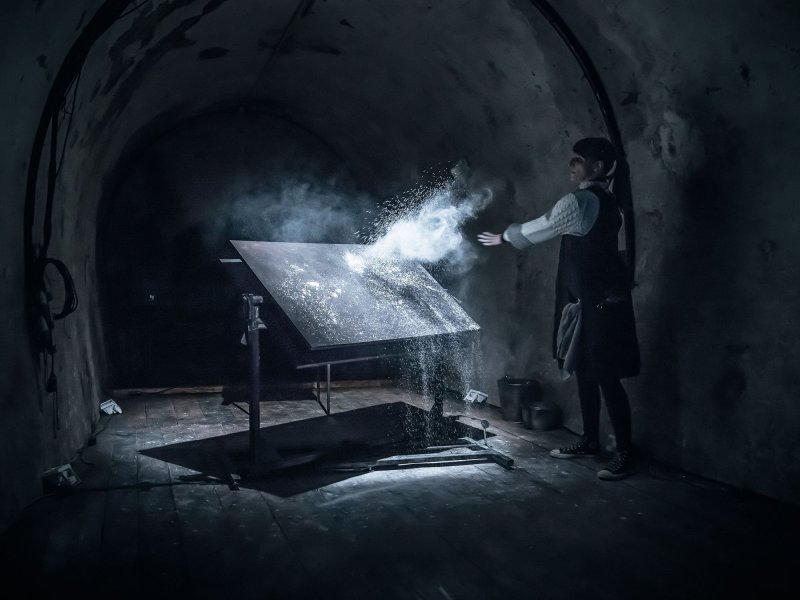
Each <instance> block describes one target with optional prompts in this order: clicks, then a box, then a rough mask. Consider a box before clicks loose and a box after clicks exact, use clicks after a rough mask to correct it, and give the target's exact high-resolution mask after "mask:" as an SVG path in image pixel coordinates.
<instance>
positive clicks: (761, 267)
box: [0, 0, 800, 526]
mask: <svg viewBox="0 0 800 600" xmlns="http://www.w3.org/2000/svg"><path fill="white" fill-rule="evenodd" d="M100 4H101V3H100V2H89V1H86V2H70V3H53V2H37V3H33V4H32V5H29V6H24V7H19V8H14V9H5V10H6V16H7V17H8V18H6V19H4V20H3V25H2V31H0V33H3V35H4V38H3V39H4V42H3V50H4V52H3V54H2V55H0V63H1V64H2V71H1V72H2V77H3V79H2V81H3V83H2V90H3V91H4V95H3V97H4V98H6V99H7V100H6V102H7V103H9V108H8V110H7V111H6V112H5V114H6V121H7V124H5V125H4V130H5V131H7V132H9V134H10V136H9V139H10V143H9V144H7V145H6V146H5V147H4V149H3V160H2V167H0V168H2V169H3V173H4V181H7V182H8V183H7V185H6V193H7V196H8V198H7V201H6V202H4V203H3V205H2V208H0V210H2V211H3V213H2V217H3V218H2V219H0V227H1V228H2V232H3V236H2V245H1V246H0V257H1V259H2V265H1V267H2V270H1V271H0V273H1V276H2V281H3V288H2V296H1V297H0V311H2V319H1V320H0V322H1V323H2V327H3V335H2V342H0V343H1V344H2V346H0V359H2V362H3V365H4V368H3V370H2V373H0V377H1V379H0V402H2V405H0V406H1V408H0V410H2V415H3V419H2V425H0V427H2V428H3V429H2V436H1V438H2V448H0V450H2V451H0V456H2V458H0V461H3V462H0V468H2V469H3V471H2V472H3V473H4V475H7V476H8V480H11V481H15V482H17V483H15V484H14V485H13V486H10V489H7V490H5V491H4V492H3V497H2V510H0V526H2V525H3V524H5V523H7V522H8V519H10V518H11V517H13V515H14V514H16V512H17V511H18V509H19V507H20V506H22V505H23V504H25V503H26V502H27V501H30V500H31V499H32V498H34V497H35V495H36V488H37V482H38V477H39V474H40V472H41V470H42V469H43V468H44V467H45V466H52V465H53V464H58V463H59V462H63V461H64V460H67V459H68V458H69V457H70V455H71V453H73V452H74V451H75V449H76V448H78V447H79V446H80V445H81V444H82V443H83V442H84V441H85V439H86V437H87V436H88V434H89V432H90V430H91V427H92V423H93V421H94V420H95V419H96V416H95V415H96V412H95V411H96V409H95V407H96V403H97V400H98V399H99V398H100V397H101V396H102V387H103V385H104V383H105V381H104V377H105V376H106V375H107V364H106V362H105V353H104V349H103V346H102V339H103V331H104V322H103V318H102V314H101V312H100V310H99V304H98V284H97V271H96V266H95V265H96V259H97V256H96V245H95V241H96V225H97V215H98V210H100V208H102V210H113V209H114V190H115V189H116V188H115V185H116V184H117V183H118V181H119V178H120V177H121V176H122V173H123V172H124V169H125V163H126V161H128V160H130V158H131V156H132V154H133V153H135V150H136V149H141V148H144V147H146V146H147V145H148V144H151V143H153V142H154V140H156V139H157V138H159V137H160V136H163V135H165V134H166V133H167V132H169V131H170V130H172V129H174V128H175V127H176V126H178V125H180V123H182V122H185V121H186V120H189V119H197V118H200V117H201V115H203V114H210V113H214V114H218V113H219V111H220V110H223V109H229V108H231V107H236V106H242V107H246V106H248V105H252V104H254V103H255V104H256V105H258V106H259V107H260V109H259V110H264V111H266V112H268V113H269V114H270V115H271V116H272V117H274V118H276V119H279V120H284V121H286V122H291V123H295V124H298V125H299V126H301V127H302V128H303V129H304V130H306V131H308V132H310V133H311V134H313V136H315V137H316V138H317V139H319V140H321V141H322V142H324V144H325V145H326V146H327V147H329V148H330V149H331V152H332V153H333V154H334V155H336V156H338V157H340V158H341V160H342V162H343V163H345V164H347V165H348V167H349V170H350V171H351V173H352V176H353V177H354V179H355V180H356V181H358V182H359V185H360V187H362V188H363V189H364V190H366V192H367V193H369V194H370V195H371V197H372V198H375V199H383V198H387V197H391V196H392V195H394V194H397V193H398V192H401V191H402V190H404V189H408V188H409V187H411V186H412V185H413V184H414V183H415V182H416V181H417V179H418V177H419V176H420V174H421V172H422V171H423V170H425V169H427V168H430V167H431V166H436V167H438V166H441V165H447V164H452V163H454V162H455V161H456V160H458V159H460V158H466V159H467V160H469V162H470V164H471V165H472V166H473V171H474V174H475V183H476V184H485V183H486V182H490V183H491V184H492V186H493V187H494V191H495V200H494V202H493V204H492V205H491V206H490V207H489V208H488V209H487V210H486V211H485V213H484V214H483V215H482V217H481V219H480V220H479V222H477V223H472V224H469V225H468V227H467V230H468V233H469V234H470V235H471V236H472V235H474V234H475V233H476V232H478V231H480V230H484V229H495V230H496V229H499V228H501V227H503V226H505V224H507V223H508V222H509V221H511V220H523V219H527V218H531V217H535V216H538V214H540V213H541V212H544V211H545V210H547V208H549V206H550V205H551V204H552V202H553V201H554V200H555V199H556V198H558V197H559V196H560V195H561V194H563V193H564V192H566V191H568V189H569V186H568V183H567V179H566V160H567V157H568V154H569V151H570V147H571V145H572V143H573V142H574V140H576V139H578V138H580V137H582V136H585V135H591V134H598V133H602V132H603V124H602V121H601V119H600V118H599V111H598V108H597V105H596V103H595V102H594V100H593V98H592V96H591V93H590V91H589V89H588V86H587V85H586V82H585V81H584V80H583V78H582V75H581V72H580V70H579V68H578V67H577V65H576V64H575V62H574V60H573V59H572V58H571V56H570V54H569V53H568V52H567V50H566V49H565V47H564V45H563V43H562V42H561V40H560V39H559V38H558V37H557V36H556V35H555V34H554V33H553V31H552V30H551V28H550V27H549V26H548V25H547V23H546V22H545V21H544V20H543V19H542V18H541V17H540V16H538V14H537V13H535V12H533V11H532V10H531V8H530V5H529V4H528V3H527V2H523V1H522V0H514V1H513V2H509V3H501V2H489V1H480V0H459V1H457V0H452V1H448V2H435V3H434V2H427V3H425V2H408V1H400V0H396V1H386V2H381V3H373V2H366V1H352V2H346V3H345V2H316V3H314V4H313V6H312V7H311V9H310V10H309V11H308V12H307V13H306V14H304V15H298V18H297V19H296V20H295V21H293V22H292V21H291V16H292V14H293V12H294V10H295V8H296V6H297V5H296V3H295V2H290V1H288V0H285V1H277V2H271V3H269V9H266V8H265V7H264V3H262V2H255V1H254V0H253V1H244V0H237V1H236V2H232V1H225V0H222V1H219V0H218V1H212V2H200V1H197V2H190V1H188V0H174V1H172V2H158V3H156V6H155V7H154V8H153V7H151V5H147V6H145V7H144V8H142V9H141V10H140V11H138V12H135V13H133V14H132V15H129V16H128V17H126V18H124V19H122V20H120V21H119V22H118V23H116V24H115V25H114V26H113V27H112V29H111V30H109V32H108V33H107V34H106V36H104V37H103V38H102V39H101V40H100V41H99V42H98V44H97V45H96V46H95V48H94V49H93V50H92V53H91V54H90V56H89V59H88V61H87V63H86V65H85V67H84V71H83V73H82V83H81V87H80V89H79V91H78V95H77V105H76V106H77V110H76V111H75V117H74V122H73V129H72V130H71V134H70V139H69V140H68V148H69V152H68V154H67V156H66V159H65V164H64V170H63V171H62V176H61V178H60V181H59V190H58V196H57V203H56V212H55V223H56V228H55V236H54V242H53V246H52V251H51V254H52V255H54V256H57V257H59V258H62V259H64V260H65V261H66V262H67V263H68V264H69V266H70V268H71V269H72V271H73V275H74V276H75V278H76V283H77V285H78V292H79V294H80V295H81V301H82V305H81V309H80V310H79V311H78V313H76V314H75V315H73V316H72V317H70V318H69V319H68V320H67V321H65V322H64V323H63V324H62V325H60V326H59V331H58V339H57V342H58V344H59V348H60V350H59V353H58V355H57V360H56V369H57V372H58V373H60V374H61V375H62V378H61V381H62V393H61V401H62V430H61V432H59V436H58V439H57V440H52V432H51V431H50V429H49V418H50V416H49V413H48V410H49V409H48V408H47V407H45V406H44V401H43V400H42V394H41V390H40V389H39V387H38V386H37V381H38V380H40V379H41V376H40V375H39V374H37V372H36V369H35V368H34V365H33V363H32V361H31V359H30V358H29V353H28V352H27V341H26V339H25V336H24V327H23V323H22V319H21V315H22V310H23V301H24V298H23V287H22V285H23V276H24V274H23V269H22V252H23V248H22V241H21V236H22V201H23V196H24V181H25V175H26V165H27V160H28V154H29V152H30V144H31V140H32V138H33V132H34V130H35V127H36V125H37V123H38V118H39V114H40V110H41V107H42V106H43V103H44V99H45V96H46V93H47V90H48V88H49V81H50V80H51V79H52V77H53V74H54V72H55V69H57V67H58V65H59V64H60V62H61V60H63V57H64V55H65V53H66V51H67V49H68V48H69V47H70V45H71V43H72V41H73V39H74V37H75V36H76V35H77V29H79V27H80V26H81V24H83V23H85V20H86V19H87V17H88V16H90V15H91V14H93V13H94V11H95V10H96V9H97V8H98V7H99V6H100ZM554 4H555V6H556V8H557V9H558V10H559V11H560V12H561V14H562V16H563V17H564V18H565V20H566V21H567V23H568V24H569V25H570V26H571V27H572V28H573V29H574V30H575V31H576V33H578V34H579V36H580V37H581V40H582V41H583V43H584V45H585V46H586V48H587V49H588V50H589V52H590V53H591V55H592V56H593V58H594V60H595V62H596V64H597V66H598V69H599V71H600V73H601V75H602V76H603V78H604V81H605V83H606V86H607V87H608V90H609V93H610V95H611V98H612V100H613V102H614V103H615V109H616V110H617V114H618V116H619V118H620V122H621V127H622V134H623V139H624V140H625V141H626V149H627V151H628V153H629V158H630V162H631V167H632V171H633V192H634V202H635V206H636V211H637V212H636V218H637V221H636V225H637V229H638V233H639V240H638V241H639V248H638V251H639V252H638V262H637V281H638V287H637V289H636V291H635V302H636V309H637V314H638V316H639V331H640V337H641V342H642V349H643V358H644V370H643V373H642V376H641V377H639V378H637V379H636V380H632V381H631V382H630V383H628V384H627V385H628V389H629V391H630V392H631V395H632V399H633V403H634V422H635V438H636V441H637V442H639V443H640V445H641V446H642V447H643V448H645V449H646V450H649V451H650V452H652V453H653V454H654V455H655V456H656V457H658V458H661V459H663V460H666V461H668V462H671V463H672V464H675V465H677V466H680V467H684V468H687V469H689V470H691V471H694V472H697V473H700V474H703V475H707V476H709V477H713V478H717V479H721V480H723V481H727V482H729V483H732V484H734V485H740V486H743V487H747V488H750V489H754V490H757V491H761V492H764V493H767V494H770V495H773V496H775V497H780V498H784V499H794V498H795V497H796V493H797V485H798V481H799V480H800V472H799V471H800V467H798V453H799V452H800V446H798V443H797V442H796V440H795V439H794V438H795V436H794V432H795V431H797V427H798V425H800V423H798V421H799V420H800V410H798V409H797V408H796V406H795V405H794V400H796V399H797V397H798V385H800V373H799V372H798V369H797V368H796V367H795V366H794V365H793V364H792V363H791V362H790V361H791V359H790V357H791V356H793V355H794V354H796V351H797V340H798V333H800V332H798V327H799V326H798V322H797V319H796V317H795V316H794V312H796V307H797V299H798V287H797V284H796V283H795V282H796V281H797V280H798V277H797V275H798V273H797V271H798V267H797V265H798V264H799V263H798V261H797V256H795V254H796V252H797V251H796V250H795V249H794V248H793V247H792V244H791V240H792V239H794V237H795V236H796V234H797V233H798V219H797V217H796V214H797V211H796V210H795V207H794V205H793V197H794V195H795V194H796V191H797V183H796V181H795V179H794V177H793V176H792V167H793V165H792V159H791V157H792V156H793V151H796V149H797V146H798V143H797V141H796V140H797V133H798V131H797V129H798V126H797V118H796V117H795V116H794V115H793V114H792V112H791V109H792V107H793V106H794V105H795V104H796V99H797V95H798V83H797V81H798V78H797V76H796V72H793V71H792V69H793V68H796V67H794V66H793V65H795V64H796V63H797V53H798V49H797V46H796V44H795V43H794V42H793V35H792V33H793V29H796V27H797V25H798V15H797V9H796V8H794V4H793V3H791V2H783V3H780V2H772V3H750V2H737V3H730V2H721V1H720V2H713V1H710V0H709V1H708V2H704V3H703V6H702V7H700V8H698V5H697V3H689V2H678V3H676V2H666V1H659V0H649V1H648V2H642V3H628V2H625V3H622V2H594V3H584V2H575V1H567V0H563V1H559V2H556V3H554ZM701 10H702V13H703V14H702V15H700V14H698V11H701ZM84 11H87V12H86V14H84ZM709 14H711V15H714V19H713V26H709V25H708V19H707V18H706V16H707V15H709ZM290 22H291V23H292V24H291V26H289V27H288V28H287V27H286V26H287V23H290ZM280 40H282V42H281V43H280V44H279V41H280ZM142 202H147V199H146V198H143V199H142ZM146 233H147V232H143V240H144V239H146ZM556 254H557V244H556V243H555V242H552V243H549V244H544V245H542V246H541V247H538V248H535V249H533V250H531V251H529V252H527V253H515V252H514V251H513V250H512V249H510V248H506V247H503V248H500V249H496V250H495V251H494V252H489V251H484V252H483V254H482V257H483V258H482V260H481V261H480V262H479V263H478V264H477V265H476V266H475V267H474V268H473V269H472V271H470V273H469V274H467V275H465V276H463V277H461V278H459V279H458V280H455V281H452V282H450V283H451V284H452V288H453V290H454V291H455V292H456V293H457V295H459V296H461V297H463V298H464V299H465V306H466V307H467V309H468V310H469V311H470V313H471V314H472V315H473V317H474V318H475V319H476V320H477V321H478V322H479V323H480V324H481V325H482V328H483V344H482V345H483V349H482V350H483V358H482V364H483V365H484V370H483V372H482V373H480V374H478V376H477V377H476V382H477V383H478V384H479V385H480V386H481V387H483V388H484V389H488V390H489V391H490V392H493V391H494V384H493V381H494V379H496V378H497V377H500V376H502V375H503V374H506V373H508V374H512V375H515V376H536V377H539V378H540V379H542V381H543V382H544V384H545V391H546V393H547V394H549V395H550V396H551V397H552V398H554V399H556V400H557V401H558V402H559V403H560V404H561V405H562V406H563V407H564V408H565V411H566V415H567V424H568V425H570V426H571V427H573V428H576V429H577V428H578V427H579V422H578V420H577V415H576V410H575V406H576V405H575V398H574V391H573V388H572V386H571V385H570V384H561V383H560V382H558V381H557V377H556V373H555V370H554V367H553V364H552V361H551V360H550V356H549V332H550V327H551V319H552V314H551V311H552V296H553V279H554V274H555V264H556V260H557V256H556ZM40 405H41V408H40Z"/></svg>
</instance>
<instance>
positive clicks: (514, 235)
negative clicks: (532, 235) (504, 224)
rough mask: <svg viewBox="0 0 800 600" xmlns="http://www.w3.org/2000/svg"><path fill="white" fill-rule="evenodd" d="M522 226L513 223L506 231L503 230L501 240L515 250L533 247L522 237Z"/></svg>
mask: <svg viewBox="0 0 800 600" xmlns="http://www.w3.org/2000/svg"><path fill="white" fill-rule="evenodd" d="M521 228H522V226H521V225H520V224H519V223H514V224H512V225H509V226H508V229H506V230H505V232H504V233H503V239H505V240H508V242H509V243H510V244H511V245H512V246H514V248H516V249H517V250H524V249H525V248H530V247H531V246H533V244H532V243H531V241H530V240H529V239H528V238H526V237H525V236H524V235H522V232H521V231H520V229H521Z"/></svg>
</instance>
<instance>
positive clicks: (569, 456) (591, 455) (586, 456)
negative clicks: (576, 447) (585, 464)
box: [550, 450, 599, 458]
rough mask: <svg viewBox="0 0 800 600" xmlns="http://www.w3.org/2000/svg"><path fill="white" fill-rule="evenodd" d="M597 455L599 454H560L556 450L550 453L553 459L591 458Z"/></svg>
mask: <svg viewBox="0 0 800 600" xmlns="http://www.w3.org/2000/svg"><path fill="white" fill-rule="evenodd" d="M598 455H599V452H595V453H594V454H561V453H559V451H558V450H551V451H550V456H552V457H553V458H592V457H595V456H598Z"/></svg>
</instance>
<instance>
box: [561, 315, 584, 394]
mask: <svg viewBox="0 0 800 600" xmlns="http://www.w3.org/2000/svg"><path fill="white" fill-rule="evenodd" d="M580 334H581V301H580V300H578V301H577V302H570V303H567V304H565V305H564V309H563V310H562V311H561V322H560V323H559V325H558V337H557V341H556V343H557V352H558V359H559V363H560V364H561V369H560V370H561V379H569V377H570V375H572V373H574V372H575V365H576V364H577V362H578V339H579V337H580Z"/></svg>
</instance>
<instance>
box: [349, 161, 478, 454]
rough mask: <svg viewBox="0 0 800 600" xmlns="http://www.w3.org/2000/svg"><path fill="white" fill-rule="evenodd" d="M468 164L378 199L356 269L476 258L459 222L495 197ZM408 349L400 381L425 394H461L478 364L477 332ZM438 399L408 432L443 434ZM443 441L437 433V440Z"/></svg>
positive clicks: (462, 264) (466, 263)
mask: <svg viewBox="0 0 800 600" xmlns="http://www.w3.org/2000/svg"><path fill="white" fill-rule="evenodd" d="M469 178H470V173H469V167H468V165H467V163H466V162H465V161H460V162H459V163H458V164H457V165H456V166H455V167H454V168H452V169H451V170H450V173H449V176H446V175H445V176H440V177H438V178H435V179H434V180H433V182H432V183H430V184H427V185H425V184H420V185H418V186H417V187H415V188H413V189H411V190H409V191H408V192H406V193H405V194H403V195H401V196H398V197H395V198H392V199H390V200H388V201H386V202H385V203H383V204H382V205H381V206H380V213H379V218H378V220H377V222H376V223H375V224H374V225H373V227H372V228H371V229H370V230H369V231H368V232H367V233H366V234H364V233H363V232H359V234H360V237H361V239H363V241H364V242H365V243H366V244H367V247H366V248H365V249H364V251H363V252H361V253H360V255H358V256H355V255H350V256H348V257H347V258H346V259H347V261H348V266H349V267H350V268H351V269H353V270H360V271H362V272H363V271H366V270H376V269H379V270H384V271H385V270H387V265H389V264H391V263H392V262H397V261H400V262H405V261H414V262H420V263H423V264H425V265H426V266H428V267H431V266H438V267H439V268H441V269H445V270H447V271H449V272H450V273H456V274H458V275H463V274H464V273H466V272H467V271H468V270H469V269H470V268H471V267H472V265H473V264H474V262H475V260H476V259H477V254H476V253H475V250H474V247H473V246H472V245H471V244H469V243H468V242H467V240H466V238H465V236H464V233H463V226H464V224H465V223H466V222H467V221H469V220H470V219H472V218H474V217H476V216H477V214H478V213H479V212H480V211H481V210H483V209H484V208H486V207H487V206H488V205H489V203H490V202H491V201H492V197H493V193H492V190H491V188H490V187H488V186H483V187H480V188H479V189H478V190H477V191H476V190H474V189H473V187H472V186H471V185H470V182H469ZM406 346H407V350H408V352H407V353H405V355H404V356H403V358H402V359H400V360H399V365H398V366H399V372H400V374H401V376H400V377H401V383H403V384H404V386H405V387H409V388H410V389H412V390H414V391H416V392H418V393H419V394H421V395H422V396H423V397H425V398H426V399H428V400H429V401H432V402H434V400H435V399H441V400H443V399H444V398H445V397H450V398H451V399H458V400H461V399H463V397H464V395H465V394H466V392H467V391H468V390H469V389H470V382H471V381H474V380H475V379H476V378H477V377H476V375H477V370H478V368H479V366H480V363H481V360H480V343H479V339H478V335H477V332H470V333H469V334H466V335H455V336H452V335H444V336H441V335H440V336H435V337H427V338H422V339H415V340H409V341H407V342H406ZM438 408H440V405H439V404H437V403H436V402H434V406H433V409H432V410H431V411H429V413H428V414H427V415H428V416H427V419H426V422H425V423H424V425H423V428H424V431H419V429H420V424H418V423H416V422H412V421H409V422H407V423H405V429H406V433H407V435H409V436H411V437H416V438H418V439H419V437H420V433H422V434H423V436H422V437H423V439H426V440H427V441H428V442H432V441H433V440H435V439H437V438H439V437H440V434H441V433H443V432H441V431H437V429H438V428H440V425H441V419H440V417H441V414H438V412H437V410H436V409H438ZM440 441H441V440H440Z"/></svg>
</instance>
